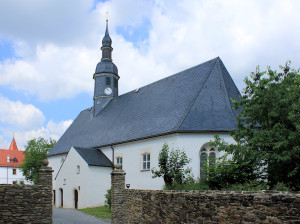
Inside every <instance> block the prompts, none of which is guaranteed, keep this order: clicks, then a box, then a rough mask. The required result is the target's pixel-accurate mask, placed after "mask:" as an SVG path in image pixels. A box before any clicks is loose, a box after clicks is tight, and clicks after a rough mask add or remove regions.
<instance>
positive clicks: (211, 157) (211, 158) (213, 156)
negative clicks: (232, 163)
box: [209, 148, 216, 166]
mask: <svg viewBox="0 0 300 224" xmlns="http://www.w3.org/2000/svg"><path fill="white" fill-rule="evenodd" d="M214 164H216V153H215V149H214V148H212V149H211V150H210V151H209V165H210V166H211V165H214Z"/></svg>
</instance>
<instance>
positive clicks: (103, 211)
mask: <svg viewBox="0 0 300 224" xmlns="http://www.w3.org/2000/svg"><path fill="white" fill-rule="evenodd" d="M78 210H79V211H82V212H84V213H86V214H88V215H93V216H96V217H97V218H111V211H110V209H109V207H108V206H100V207H94V208H83V209H78Z"/></svg>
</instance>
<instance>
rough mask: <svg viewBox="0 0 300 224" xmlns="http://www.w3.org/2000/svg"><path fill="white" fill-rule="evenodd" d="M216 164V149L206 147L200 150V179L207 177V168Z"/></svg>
mask: <svg viewBox="0 0 300 224" xmlns="http://www.w3.org/2000/svg"><path fill="white" fill-rule="evenodd" d="M214 164H216V149H214V148H210V147H209V146H207V145H205V148H202V149H201V150H200V178H201V177H202V178H203V176H204V175H205V166H206V165H209V166H212V165H214Z"/></svg>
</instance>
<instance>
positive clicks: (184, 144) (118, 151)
mask: <svg viewBox="0 0 300 224" xmlns="http://www.w3.org/2000/svg"><path fill="white" fill-rule="evenodd" d="M214 134H217V133H213V134H209V133H207V134H206V133H195V134H172V135H167V136H161V137H156V138H151V139H146V140H142V141H136V142H131V143H127V144H122V145H116V146H113V148H114V158H115V161H114V162H115V163H116V157H118V156H122V157H123V169H124V170H125V172H126V184H130V188H132V189H162V187H163V185H164V181H163V178H154V179H153V178H152V173H151V171H143V170H142V154H143V153H150V154H151V165H150V167H151V168H153V167H155V168H158V155H159V152H160V150H161V148H162V146H163V144H164V143H168V145H169V147H170V149H172V148H174V149H177V148H179V149H182V150H184V151H185V152H186V154H187V156H188V158H191V159H192V161H191V163H190V164H189V165H188V166H189V167H192V173H193V175H194V178H195V179H196V178H198V177H200V149H201V147H202V146H203V145H204V144H206V143H208V142H209V141H210V140H214ZM218 134H219V136H220V137H221V138H224V139H225V140H226V141H228V142H234V140H233V139H232V138H231V137H230V136H229V135H228V134H224V133H218ZM102 151H103V153H105V155H106V156H107V157H108V158H109V159H112V149H111V147H106V148H103V149H102ZM216 156H217V157H219V156H221V155H220V153H219V152H216Z"/></svg>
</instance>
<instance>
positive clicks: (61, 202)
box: [59, 188, 64, 207]
mask: <svg viewBox="0 0 300 224" xmlns="http://www.w3.org/2000/svg"><path fill="white" fill-rule="evenodd" d="M59 194H60V207H64V191H63V189H62V188H59Z"/></svg>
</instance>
